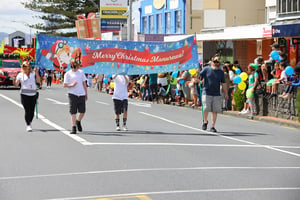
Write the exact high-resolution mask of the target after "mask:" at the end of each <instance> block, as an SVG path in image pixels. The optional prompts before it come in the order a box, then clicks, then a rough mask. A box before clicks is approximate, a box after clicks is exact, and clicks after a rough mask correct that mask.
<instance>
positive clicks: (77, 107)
mask: <svg viewBox="0 0 300 200" xmlns="http://www.w3.org/2000/svg"><path fill="white" fill-rule="evenodd" d="M69 103H70V113H71V115H74V114H76V113H77V111H78V112H79V113H85V96H76V95H74V94H69Z"/></svg>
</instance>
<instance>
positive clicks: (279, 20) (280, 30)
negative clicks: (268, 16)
mask: <svg viewBox="0 0 300 200" xmlns="http://www.w3.org/2000/svg"><path fill="white" fill-rule="evenodd" d="M275 3H276V20H275V21H274V22H273V23H272V37H273V38H274V40H275V41H276V42H278V44H279V46H280V49H281V51H282V52H284V53H286V54H287V55H288V60H289V63H290V65H291V66H293V67H295V65H296V64H297V63H298V62H299V61H300V59H299V58H300V51H299V46H300V1H299V0H277V1H276V2H275Z"/></svg>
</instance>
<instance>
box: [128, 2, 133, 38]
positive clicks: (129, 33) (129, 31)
mask: <svg viewBox="0 0 300 200" xmlns="http://www.w3.org/2000/svg"><path fill="white" fill-rule="evenodd" d="M128 1H129V16H128V19H127V41H131V40H132V0H128Z"/></svg>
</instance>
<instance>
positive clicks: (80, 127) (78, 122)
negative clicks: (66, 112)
mask: <svg viewBox="0 0 300 200" xmlns="http://www.w3.org/2000/svg"><path fill="white" fill-rule="evenodd" d="M76 126H77V128H78V131H79V132H82V126H81V123H80V121H76Z"/></svg>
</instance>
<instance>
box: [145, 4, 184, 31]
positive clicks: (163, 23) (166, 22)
mask: <svg viewBox="0 0 300 200" xmlns="http://www.w3.org/2000/svg"><path fill="white" fill-rule="evenodd" d="M185 3H186V1H185V0H143V1H141V4H140V5H141V7H140V8H139V11H140V29H141V30H140V32H141V33H142V34H185V33H186V29H185V27H186V9H185V7H186V6H185Z"/></svg>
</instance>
